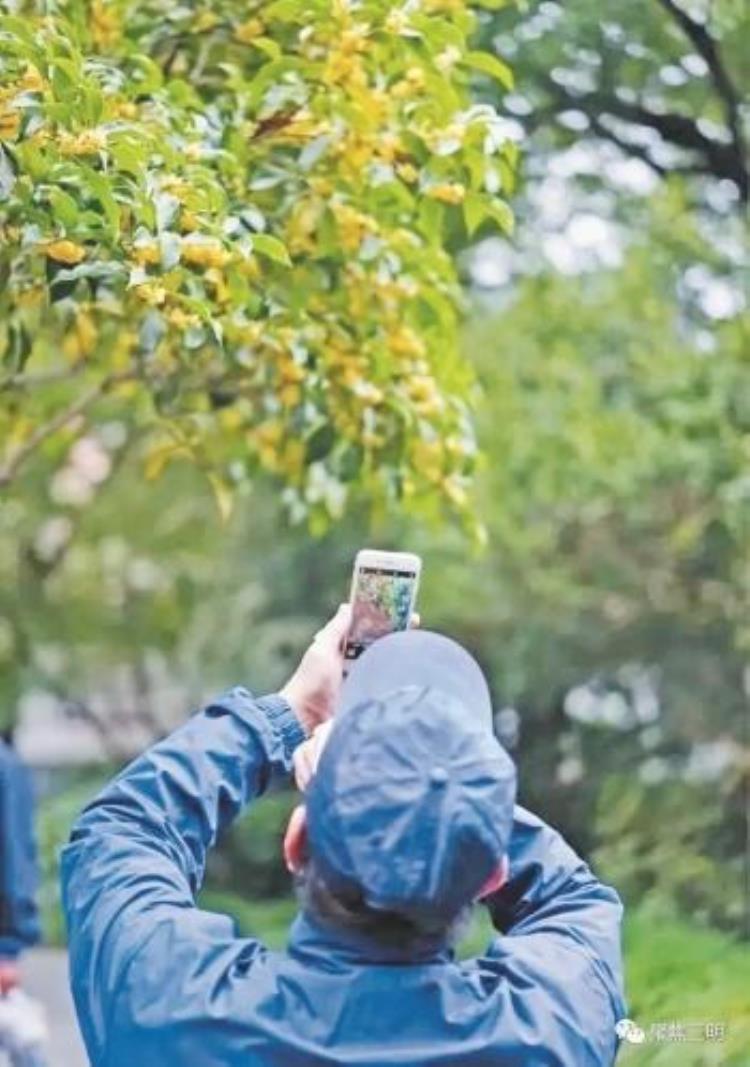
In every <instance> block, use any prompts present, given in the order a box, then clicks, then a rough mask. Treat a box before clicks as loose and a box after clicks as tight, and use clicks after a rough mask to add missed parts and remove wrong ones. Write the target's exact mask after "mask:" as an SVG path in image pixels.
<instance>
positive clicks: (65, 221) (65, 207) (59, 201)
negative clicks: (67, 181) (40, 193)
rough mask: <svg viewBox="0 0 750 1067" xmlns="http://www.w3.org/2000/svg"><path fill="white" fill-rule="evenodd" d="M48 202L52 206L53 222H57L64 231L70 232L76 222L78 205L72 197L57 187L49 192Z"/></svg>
mask: <svg viewBox="0 0 750 1067" xmlns="http://www.w3.org/2000/svg"><path fill="white" fill-rule="evenodd" d="M49 201H50V204H51V205H52V213H53V215H54V217H55V221H56V222H59V223H60V224H61V225H62V226H64V227H65V229H66V230H72V229H73V228H74V226H75V225H76V222H77V221H78V205H77V204H76V202H75V200H74V199H73V197H72V196H68V194H67V193H66V192H65V191H64V190H63V189H60V188H59V187H56V188H52V189H50V191H49Z"/></svg>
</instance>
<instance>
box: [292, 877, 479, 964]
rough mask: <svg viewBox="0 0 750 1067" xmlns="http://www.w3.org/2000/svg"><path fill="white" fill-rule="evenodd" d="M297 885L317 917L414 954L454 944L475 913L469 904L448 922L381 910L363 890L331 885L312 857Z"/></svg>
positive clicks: (301, 900)
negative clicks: (372, 904) (369, 902)
mask: <svg viewBox="0 0 750 1067" xmlns="http://www.w3.org/2000/svg"><path fill="white" fill-rule="evenodd" d="M296 887H297V897H298V900H299V903H300V907H301V908H302V910H303V911H305V912H307V913H308V914H309V915H311V916H313V917H314V918H319V919H322V920H323V921H324V922H328V923H330V924H331V925H334V926H339V927H341V928H342V929H345V930H352V931H354V932H356V933H360V934H364V935H365V936H366V937H371V938H373V940H375V941H378V942H380V944H381V945H385V946H386V947H389V948H401V949H404V950H405V951H406V952H407V953H409V952H412V953H414V954H415V955H416V954H419V953H421V952H425V951H429V950H430V949H434V948H436V947H438V946H442V945H448V946H452V945H454V944H455V943H456V942H457V941H458V940H460V938H461V937H462V936H463V934H464V933H465V931H466V926H467V924H468V921H469V919H470V918H471V913H472V906H471V904H469V905H467V906H466V907H465V908H462V909H461V911H460V912H459V914H458V915H457V916H455V918H453V919H452V920H450V921H449V922H445V921H444V920H439V921H438V920H435V919H430V918H429V917H425V918H423V919H422V918H420V919H414V918H411V917H410V916H406V915H402V914H400V913H399V912H397V911H381V910H380V909H379V908H373V907H371V906H370V905H369V904H368V903H367V902H366V901H365V898H364V895H363V894H362V892H361V890H356V889H355V890H348V891H342V890H333V889H331V888H330V887H329V885H328V884H327V882H326V880H325V878H324V877H323V874H322V873H321V871H320V870H319V868H318V866H317V865H316V863H315V860H314V859H312V858H311V859H308V861H307V863H306V864H305V866H304V868H303V870H302V871H301V872H300V873H299V874H298V875H297V879H296Z"/></svg>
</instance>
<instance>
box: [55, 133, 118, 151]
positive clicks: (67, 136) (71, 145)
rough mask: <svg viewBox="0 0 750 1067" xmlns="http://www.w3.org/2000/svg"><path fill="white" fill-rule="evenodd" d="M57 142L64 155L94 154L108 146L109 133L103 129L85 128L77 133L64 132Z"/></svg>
mask: <svg viewBox="0 0 750 1067" xmlns="http://www.w3.org/2000/svg"><path fill="white" fill-rule="evenodd" d="M57 143H58V146H59V148H60V152H61V153H62V154H63V155H64V156H92V155H95V154H96V153H97V152H100V151H101V150H102V149H103V148H106V146H107V135H106V133H105V132H104V131H103V130H84V131H83V132H82V133H76V134H73V133H66V132H63V133H61V134H60V136H59V137H58V138H57Z"/></svg>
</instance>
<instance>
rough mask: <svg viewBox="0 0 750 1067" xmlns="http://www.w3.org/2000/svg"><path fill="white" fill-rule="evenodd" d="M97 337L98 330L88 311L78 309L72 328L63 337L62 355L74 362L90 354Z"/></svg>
mask: <svg viewBox="0 0 750 1067" xmlns="http://www.w3.org/2000/svg"><path fill="white" fill-rule="evenodd" d="M98 339H99V331H98V330H97V328H96V323H95V322H94V320H93V318H92V317H91V315H90V314H89V313H88V311H85V310H82V311H79V313H78V314H77V315H76V317H75V320H74V322H73V325H72V328H71V329H70V330H68V332H67V333H66V334H65V337H64V338H63V342H62V351H63V355H64V356H65V357H66V358H67V359H69V360H70V362H71V363H76V362H77V361H78V360H80V359H85V358H86V356H90V355H91V353H92V352H93V351H94V348H95V347H96V342H97V340H98Z"/></svg>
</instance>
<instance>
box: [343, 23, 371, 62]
mask: <svg viewBox="0 0 750 1067" xmlns="http://www.w3.org/2000/svg"><path fill="white" fill-rule="evenodd" d="M369 32H370V27H369V26H368V25H367V23H364V22H359V23H356V24H355V25H354V26H352V27H351V28H350V29H348V30H344V32H343V33H342V34H341V36H340V37H339V38H338V46H339V48H340V49H341V51H342V52H343V53H344V54H345V55H351V54H354V53H357V52H366V51H367V36H368V34H369Z"/></svg>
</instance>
